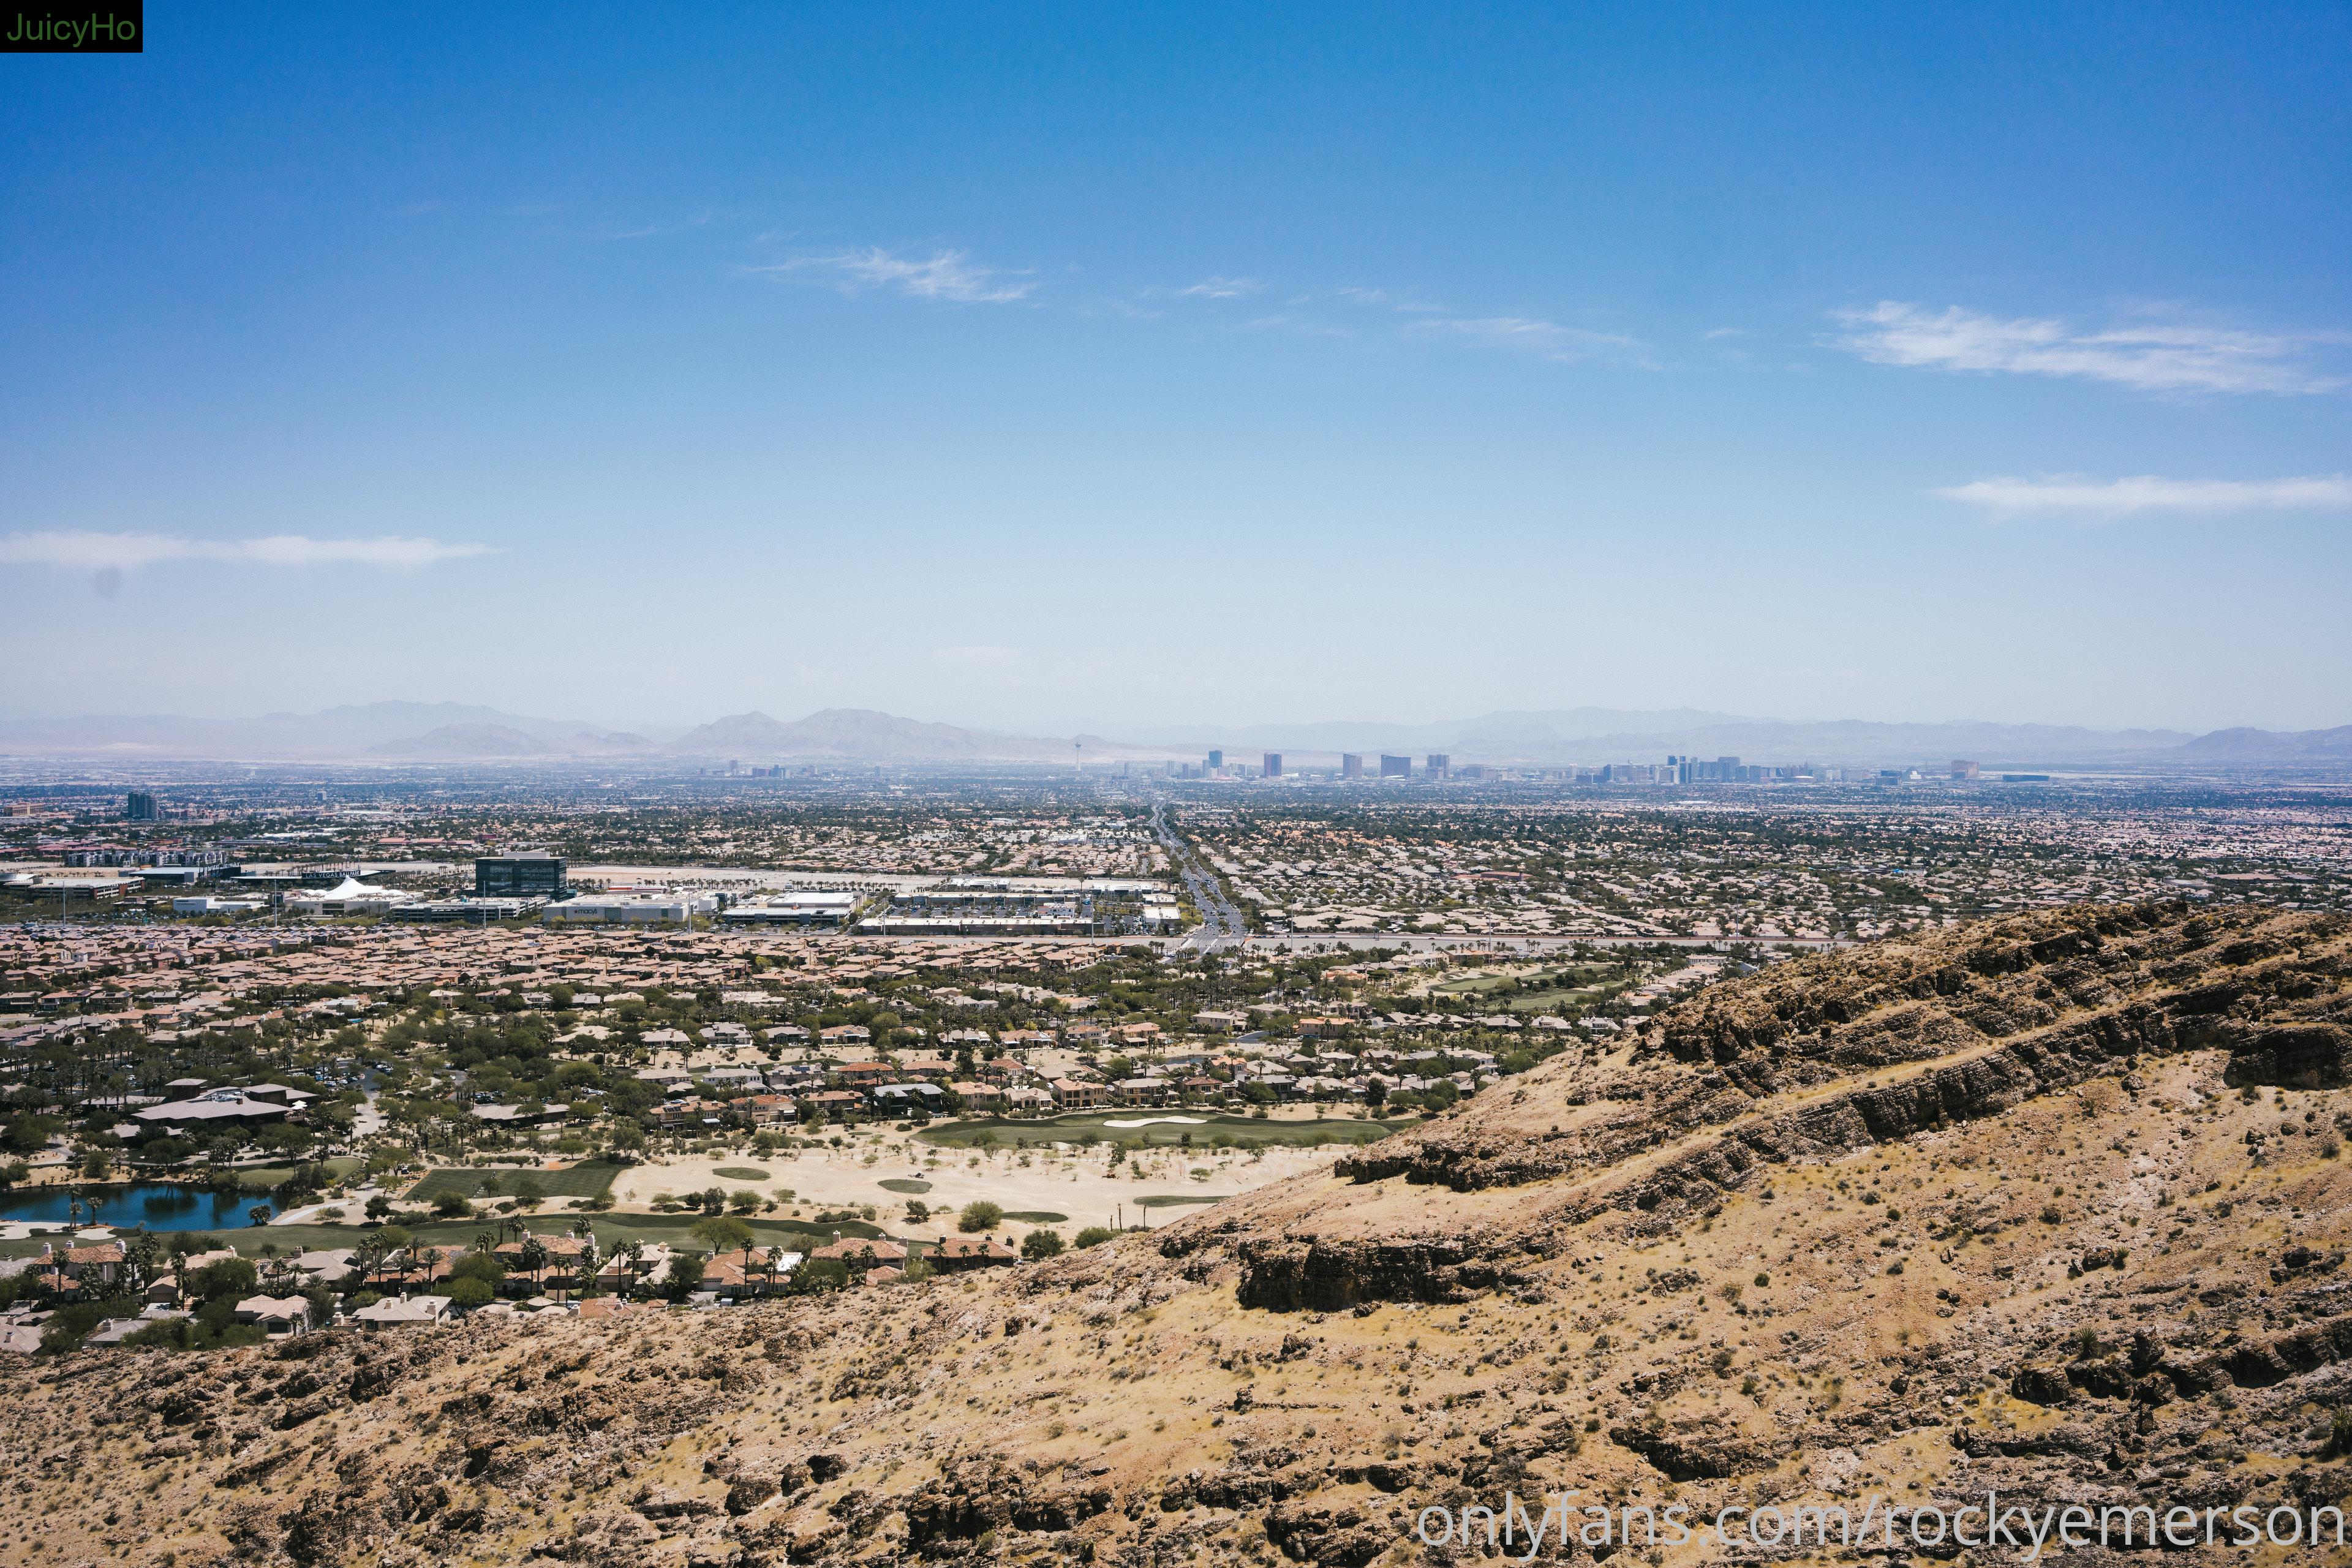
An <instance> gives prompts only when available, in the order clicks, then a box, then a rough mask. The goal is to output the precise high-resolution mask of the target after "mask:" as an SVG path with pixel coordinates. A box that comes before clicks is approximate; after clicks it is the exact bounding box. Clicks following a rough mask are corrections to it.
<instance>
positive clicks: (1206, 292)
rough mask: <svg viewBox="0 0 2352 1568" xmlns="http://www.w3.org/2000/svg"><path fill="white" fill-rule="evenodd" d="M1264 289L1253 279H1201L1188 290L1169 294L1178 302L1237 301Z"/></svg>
mask: <svg viewBox="0 0 2352 1568" xmlns="http://www.w3.org/2000/svg"><path fill="white" fill-rule="evenodd" d="M1263 289H1265V284H1263V283H1261V282H1259V281H1258V280H1257V279H1255V278H1203V279H1201V280H1200V281H1199V282H1198V283H1195V284H1192V286H1191V287H1189V288H1184V289H1171V293H1172V294H1174V295H1175V297H1176V298H1177V299H1179V300H1239V299H1243V298H1244V297H1246V296H1248V295H1251V294H1255V293H1258V292H1260V291H1261V290H1263Z"/></svg>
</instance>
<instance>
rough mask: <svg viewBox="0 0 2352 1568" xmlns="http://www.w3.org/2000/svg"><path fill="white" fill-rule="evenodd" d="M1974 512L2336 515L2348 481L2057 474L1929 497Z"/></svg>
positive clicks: (2345, 505)
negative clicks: (1962, 504) (1957, 503)
mask: <svg viewBox="0 0 2352 1568" xmlns="http://www.w3.org/2000/svg"><path fill="white" fill-rule="evenodd" d="M1936 493H1937V495H1939V496H1943V497H1945V498H1947V499H1948V500H1957V501H1965V502H1967V503H1968V504H1969V505H1971V506H1979V507H1982V508H1984V509H1985V510H1986V511H1988V512H1990V513H1991V514H1992V515H1993V516H1995V517H2019V516H2025V515H2029V514H2032V513H2053V514H2057V515H2061V516H2074V517H2101V518H2112V517H2129V516H2131V515H2132V514H2134V513H2136V512H2150V511H2154V512H2202V513H2214V512H2228V511H2291V510H2294V511H2342V510H2347V509H2352V479H2347V477H2346V476H2344V475H2342V474H2315V475H2311V476H2308V477H2305V478H2302V479H2160V478H2158V476H2156V475H2154V474H2141V475H2138V476H2137V477H2135V478H2131V479H2084V478H2081V477H2080V476H2078V475H2073V474H2062V475H2056V476H2052V477H2045V478H2042V479H1977V480H1975V481H1973V482H1971V483H1969V484H1965V485H1954V486H1952V487H1951V488H1949V489H1939V490H1937V492H1936Z"/></svg>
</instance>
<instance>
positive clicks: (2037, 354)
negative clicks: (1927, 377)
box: [1836, 300, 2344, 394]
mask: <svg viewBox="0 0 2352 1568" xmlns="http://www.w3.org/2000/svg"><path fill="white" fill-rule="evenodd" d="M1838 319H1839V320H1840V321H1843V322H1844V323H1845V327H1846V331H1845V332H1844V334H1843V336H1841V337H1840V338H1838V339H1837V340H1836V342H1837V345H1838V346H1839V347H1841V348H1843V349H1846V350H1849V351H1851V352H1853V353H1858V354H1860V355H1861V356H1862V357H1863V358H1864V359H1867V360H1872V361H1874V362H1876V363H1880V364H1899V365H1910V366H1916V367H1919V368H1923V369H1928V370H1951V371H1979V372H2009V373H2011V374H2022V375H2058V376H2083V377H2087V378H2089V379H2092V380H2095V381H2106V382H2113V383H2115V384H2117V385H2121V386H2129V387H2134V388H2137V390H2140V391H2143V392H2270V393H2283V394H2298V393H2301V394H2307V393H2319V392H2332V391H2334V390H2336V388H2337V387H2340V386H2342V385H2343V384H2344V379H2343V377H2341V376H2339V375H2334V374H2326V373H2325V371H2324V370H2323V369H2322V367H2321V366H2319V365H2318V364H2317V363H2315V355H2316V353H2317V352H2318V351H2319V350H2320V348H2321V347H2322V346H2324V345H2326V344H2330V343H2336V342H2341V341H2342V339H2341V338H2340V336H2336V335H2333V334H2323V333H2304V334H2298V335H2287V334H2279V333H2261V332H2246V331H2231V330H2229V329H2225V328H2218V327H2210V326H2200V325H2196V324H2193V323H2184V322H2179V321H2164V320H2152V321H2137V322H2130V323H2126V324H2122V325H2117V326H2111V327H2106V328H2104V329H2101V330H2099V331H2078V330H2076V329H2075V328H2074V327H2071V326H2069V325H2068V324H2067V323H2065V322H2063V321H2047V320H2042V319H2037V318H2031V317H2019V318H2016V319H2012V320H2004V319H2002V318H2000V317H1997V316H1989V315H1985V314H1983V313H1981V312H1979V311H1975V310H1962V309H1961V308H1959V307H1958V306H1957V305H1955V306H1952V307H1950V308H1948V309H1947V310H1943V311H1941V312H1934V311H1930V310H1927V309H1925V308H1924V307H1922V306H1918V305H1906V304H1901V303H1898V302H1896V301H1894V300H1883V301H1881V302H1880V303H1878V304H1877V305H1874V306H1873V307H1871V308H1870V309H1869V310H1845V311H1841V312H1839V315H1838Z"/></svg>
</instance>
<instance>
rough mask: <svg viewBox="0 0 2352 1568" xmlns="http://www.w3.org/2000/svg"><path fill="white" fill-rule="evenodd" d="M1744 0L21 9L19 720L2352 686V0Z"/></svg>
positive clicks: (2333, 721)
mask: <svg viewBox="0 0 2352 1568" xmlns="http://www.w3.org/2000/svg"><path fill="white" fill-rule="evenodd" d="M1676 15H1678V16H1679V17H1680V25H1675V20H1674V17H1673V16H1666V17H1662V16H1660V15H1659V14H1657V13H1654V12H1650V11H1643V12H1638V13H1637V12H1635V11H1633V10H1632V9H1630V8H1617V9H1604V10H1599V11H1593V12H1588V13H1583V14H1580V15H1579V16H1577V17H1575V18H1570V19H1561V18H1547V17H1544V16H1538V15H1537V14H1535V13H1530V12H1517V13H1499V14H1495V15H1493V16H1488V17H1486V18H1483V19H1482V20H1481V21H1480V22H1478V23H1477V24H1475V25H1470V24H1464V23H1460V22H1455V21H1451V20H1444V19H1433V18H1429V17H1426V16H1407V15H1403V14H1389V15H1386V16H1381V17H1379V18H1376V19H1373V20H1371V21H1370V24H1369V25H1367V24H1366V23H1365V22H1362V21H1357V22H1353V23H1350V24H1348V25H1343V24H1341V23H1339V22H1338V21H1335V20H1334V19H1332V18H1330V17H1328V16H1317V15H1315V14H1313V13H1308V12H1303V11H1293V12H1284V13H1275V14H1270V15H1269V14H1263V13H1255V12H1251V13H1244V12H1241V11H1237V10H1236V11H1223V12H1208V13H1195V14H1193V15H1192V16H1188V17H1187V18H1186V19H1184V20H1183V21H1181V22H1179V21H1177V20H1175V19H1172V18H1171V19H1150V18H1136V17H1123V18H1108V17H1101V16H1084V15H1080V14H1076V13H1066V14H1060V15H1056V16H1037V15H1032V14H1020V13H1011V12H996V11H988V10H958V11H946V10H938V11H927V12H920V13H917V14H912V15H910V16H909V17H908V19H906V20H905V21H903V22H896V23H884V22H878V21H877V20H875V19H872V18H850V17H829V16H793V17H782V16H776V15H774V14H772V13H766V12H761V11H755V10H740V11H735V12H731V13H725V12H722V13H714V14H711V16H709V17H707V18H706V19H705V20H706V21H707V22H708V24H709V28H710V29H711V30H709V31H706V30H703V29H700V28H697V27H692V26H686V25H684V24H667V23H666V24H659V25H652V26H647V25H646V24H645V22H644V18H642V17H641V16H635V15H634V14H631V18H630V20H629V23H628V26H630V28H631V32H632V37H634V38H635V40H636V44H635V50H634V52H633V53H632V54H631V56H630V57H629V58H627V59H626V60H625V61H623V60H620V59H617V58H611V57H609V55H608V53H607V52H606V51H604V49H603V48H602V47H601V46H600V45H598V44H596V43H594V42H593V41H592V40H593V39H595V38H597V37H601V36H602V35H603V33H604V31H606V30H607V28H608V27H610V26H619V25H621V24H620V17H621V16H622V14H620V13H617V12H600V11H598V10H596V9H595V8H593V7H592V8H590V9H588V10H586V11H584V12H582V13H579V14H577V15H575V16H568V17H567V18H566V19H564V21H563V22H562V23H561V24H554V23H541V22H532V21H528V20H520V21H509V22H508V23H506V24H504V25H503V26H501V28H500V29H499V34H498V36H497V38H496V40H495V42H493V43H492V44H490V45H489V46H488V47H487V48H486V49H485V50H484V51H483V52H480V53H464V54H461V53H457V52H453V51H450V50H448V49H447V48H446V47H443V46H442V45H441V44H439V43H437V42H434V41H432V40H430V39H429V38H425V37H423V36H422V35H417V34H415V33H413V32H411V31H410V30H409V29H406V28H405V27H403V26H396V25H395V24H394V23H391V22H389V21H378V20H373V19H370V18H367V17H363V16H334V15H317V16H299V17H287V18H283V19H282V20H281V22H280V23H279V24H278V26H273V28H271V29H270V30H269V31H268V32H267V33H266V34H263V35H260V36H251V35H249V34H247V33H246V32H244V31H237V32H232V31H230V30H229V29H228V28H227V27H226V26H225V25H224V19H225V17H226V13H214V14H211V15H210V16H207V15H206V14H205V13H202V12H196V13H193V14H190V15H187V16H183V17H180V18H177V19H175V20H174V21H173V23H172V24H171V25H170V26H161V25H160V24H159V28H158V30H157V32H156V33H155V35H154V36H153V37H152V38H151V39H150V41H149V44H148V47H147V49H146V52H145V53H144V54H142V55H137V56H115V57H109V58H103V59H68V58H39V57H22V58H14V59H12V60H11V62H10V66H9V69H10V72H11V77H12V85H14V86H15V87H16V89H17V90H16V92H15V93H13V94H12V95H11V100H10V102H9V104H8V106H7V107H6V108H5V109H0V123H5V124H6V125H7V126H8V127H9V129H10V130H11V131H12V132H14V133H15V134H16V140H17V141H18V142H19V144H20V146H21V147H22V148H23V150H24V156H22V157H21V158H19V159H18V160H16V161H15V162H14V163H12V165H11V167H10V169H9V170H8V172H7V173H6V174H5V175H0V182H5V183H0V191H5V201H0V238H5V250H0V287H5V288H6V289H7V290H8V292H9V294H10V296H11V297H12V298H13V299H15V300H17V301H18V302H19V303H18V306H17V308H16V309H15V310H11V311H10V312H8V313H7V314H6V315H5V318H0V353H5V356H6V358H7V361H8V363H10V365H11V367H12V371H13V372H14V374H12V375H11V376H10V377H9V378H8V382H7V384H6V386H5V388H0V416H5V435H0V472H5V479H0V618H5V630H0V649H5V654H6V657H7V658H8V661H9V663H10V666H11V668H12V669H13V670H14V671H15V672H16V679H13V680H11V681H9V682H7V683H5V689H0V713H5V714H7V715H9V716H13V717H29V716H58V715H65V714H72V713H81V712H95V713H139V712H179V713H190V714H196V715H200V716H207V717H228V716H233V715H242V714H251V713H259V712H264V711H271V710H313V709H318V708H324V707H331V706H334V705H337V704H341V703H347V702H364V701H372V700H392V699H398V700H457V701H464V702H480V703H487V704H489V705H492V706H496V707H499V708H504V709H509V710H519V711H524V712H585V713H588V714H589V715H590V716H591V717H593V718H595V719H596V720H598V721H601V722H606V723H614V724H624V723H628V722H632V721H642V720H644V719H645V718H646V717H647V716H649V715H660V714H673V713H676V714H693V715H698V716H708V715H712V714H720V713H733V712H741V711H745V710H754V709H757V710H765V711H768V712H772V713H776V714H780V715H790V714H794V713H804V712H809V711H814V710H821V709H825V708H834V707H856V708H873V709H878V710H887V711H889V712H893V713H907V714H913V715H916V716H919V717H922V718H925V719H932V720H940V721H951V722H955V723H958V724H964V725H970V726H973V727H976V728H985V729H992V730H1001V731H1013V732H1021V733H1042V734H1054V733H1068V732H1072V731H1080V730H1095V731H1106V732H1107V731H1111V730H1113V729H1116V728H1118V727H1120V726H1130V727H1131V726H1143V725H1150V726H1155V727H1163V728H1164V727H1167V726H1171V725H1183V724H1202V723H1207V722H1210V721H1215V722H1221V723H1231V724H1250V723H1265V722H1307V721H1319V720H1328V719H1330V718H1331V717H1333V716H1334V715H1335V714H1344V713H1349V712H1357V713H1368V714H1375V715H1379V716H1381V717H1387V718H1394V719H1397V720H1413V719H1420V718H1427V717H1430V716H1433V715H1442V714H1446V713H1461V712H1474V711H1478V710H1486V709H1544V708H1558V707H1570V706H1576V705H1580V704H1599V705H1606V706H1613V707H1625V708H1667V707H1675V706H1680V705H1690V706H1695V707H1699V708H1704V709H1709V710H1723V711H1729V712H1742V713H1772V714H1798V715H1815V716H1821V717H1853V718H1856V719H1861V720H1865V721H1942V720H1950V719H1956V718H1972V719H1984V720H1991V721H2011V722H2044V723H2069V724H2084V725H2091V726H2095V727H2101V728H2124V727H2133V726H2146V727H2162V728H2168V729H2177V730H2180V731H2185V732H2190V733H2196V732H2201V731H2208V730H2211V729H2216V728H2222V727H2227V726H2232V725H2241V724H2243V725H2255V726H2260V727H2264V728H2271V729H2280V730H2301V729H2315V728H2326V727H2330V726H2334V725H2338V724H2342V723H2344V722H2345V721H2347V719H2352V712H2347V711H2346V710H2345V708H2344V705H2343V702H2342V699H2341V695H2340V694H2341V693H2342V692H2343V691H2344V690H2345V689H2352V634H2347V629H2346V627H2345V624H2344V621H2343V617H2342V616H2341V615H2340V612H2339V611H2338V609H2337V606H2340V605H2341V604H2342V603H2343V602H2345V601H2346V599H2347V596H2352V570H2347V551H2346V549H2345V547H2344V528H2345V523H2346V519H2347V513H2352V479H2347V473H2352V441H2347V422H2346V411H2347V396H2352V336H2348V335H2347V334H2352V301H2347V299H2346V282H2345V279H2344V275H2343V269H2342V268H2341V264H2340V258H2341V256H2342V255H2343V254H2344V253H2345V250H2346V248H2347V246H2346V241H2347V219H2346V218H2345V216H2344V214H2345V212H2346V211H2347V204H2346V202H2345V199H2344V198H2345V197H2346V195H2347V194H2352V190H2347V186H2352V175H2347V173H2346V171H2347V169H2352V159H2347V158H2346V157H2345V156H2344V154H2345V152H2346V142H2347V135H2346V132H2347V121H2352V109H2348V108H2347V102H2346V100H2345V99H2344V97H2343V95H2342V94H2341V92H2340V91H2339V90H2337V89H2336V86H2335V84H2336V82H2338V81H2340V80H2341V79H2342V73H2343V69H2344V68H2345V67H2346V66H2347V64H2352V29H2347V25H2346V23H2345V21H2344V19H2343V18H2342V17H2341V16H2336V15H2318V14H2312V13H2305V12H2299V11H2293V10H2286V9H2272V10H2266V11H2258V12H2253V13H2249V14H2244V15H2241V16H2231V17H2229V18H2210V19H2209V18H2198V17H2194V16H2166V17H2164V18H2162V19H2161V21H2147V20H2146V19H2144V18H2140V19H2135V21H2134V23H2133V25H2130V26H2126V25H2125V18H2124V16H2122V14H2120V13H2117V14H2112V15H2103V14H2097V13H2087V12H2086V13H2077V14H2073V15H2070V16H2066V17H2063V18H2058V19H2054V20H2053V19H2052V18H2049V17H2047V16H2041V15H2036V14H2031V13H2027V12H2025V11H2022V10H2008V11H2000V10H1994V11H1990V12H1972V13H1970V14H1969V16H1966V17H1958V16H1950V17H1937V16H1907V17H1903V18H1887V19H1876V20H1874V21H1872V22H1871V23H1869V24H1867V25H1860V26H1834V27H1833V26H1827V25H1822V24H1819V23H1809V22H1807V21H1805V20H1803V19H1802V18H1798V19H1793V20H1791V19H1789V18H1783V17H1771V18H1765V17H1757V18H1741V17H1738V16H1727V15H1719V14H1711V13H1704V12H1696V11H1687V12H1683V13H1679V14H1676ZM716 33H723V34H724V35H725V36H726V37H728V40H729V44H728V47H727V48H726V49H725V50H723V51H714V50H712V49H710V48H709V47H708V44H709V38H710V37H713V36H714V35H715V34H716ZM526 65H527V68H525V67H526ZM93 127H102V128H103V129H102V130H100V131H93ZM394 128H397V129H396V131H395V129H394Z"/></svg>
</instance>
